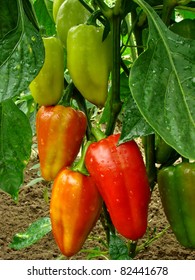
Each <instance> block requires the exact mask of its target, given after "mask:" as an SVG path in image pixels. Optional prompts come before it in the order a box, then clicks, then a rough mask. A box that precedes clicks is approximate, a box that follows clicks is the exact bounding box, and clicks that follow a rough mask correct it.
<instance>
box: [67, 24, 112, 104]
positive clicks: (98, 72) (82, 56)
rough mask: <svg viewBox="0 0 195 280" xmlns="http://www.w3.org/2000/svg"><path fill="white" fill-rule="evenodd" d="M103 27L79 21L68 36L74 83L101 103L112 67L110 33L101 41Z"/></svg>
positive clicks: (70, 69)
mask: <svg viewBox="0 0 195 280" xmlns="http://www.w3.org/2000/svg"><path fill="white" fill-rule="evenodd" d="M103 31H104V29H103V28H102V27H97V26H94V25H86V24H80V25H78V26H75V27H72V28H71V29H70V30H69V32H68V37H67V68H68V70H69V73H70V76H71V78H72V80H73V83H74V84H75V86H76V87H77V89H78V90H79V91H80V93H81V94H82V95H83V97H84V98H85V99H87V100H88V101H90V102H91V103H93V104H95V105H97V106H99V107H103V106H104V103H105V101H106V98H107V92H108V78H109V74H110V71H111V68H112V40H111V36H110V34H108V36H107V37H106V39H105V40H104V41H103V40H102V38H103Z"/></svg>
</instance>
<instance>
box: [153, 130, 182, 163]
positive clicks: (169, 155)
mask: <svg viewBox="0 0 195 280" xmlns="http://www.w3.org/2000/svg"><path fill="white" fill-rule="evenodd" d="M155 142H156V143H155V146H156V149H155V157H156V162H157V163H159V164H166V163H169V162H170V161H171V160H172V159H173V162H174V161H175V160H176V159H177V158H178V157H179V154H178V153H177V152H176V151H175V150H174V149H173V148H172V147H171V146H169V145H168V144H167V143H166V142H165V141H164V140H163V139H162V138H161V137H160V136H158V135H156V141H155Z"/></svg>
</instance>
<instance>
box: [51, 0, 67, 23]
mask: <svg viewBox="0 0 195 280" xmlns="http://www.w3.org/2000/svg"><path fill="white" fill-rule="evenodd" d="M64 1H65V0H53V20H54V22H56V18H57V14H58V11H59V9H60V7H61V5H62V3H63V2H64Z"/></svg>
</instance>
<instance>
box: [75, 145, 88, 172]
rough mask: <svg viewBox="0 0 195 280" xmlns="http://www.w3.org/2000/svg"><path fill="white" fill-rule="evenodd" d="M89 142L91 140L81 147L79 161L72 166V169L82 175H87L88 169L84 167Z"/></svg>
mask: <svg viewBox="0 0 195 280" xmlns="http://www.w3.org/2000/svg"><path fill="white" fill-rule="evenodd" d="M91 143H92V142H91V141H88V142H87V143H86V144H85V146H84V147H83V150H82V154H81V157H80V159H79V161H78V162H77V163H76V165H75V166H73V168H72V170H73V171H75V172H79V173H82V174H83V175H86V176H88V175H89V173H88V171H87V169H86V167H85V155H86V152H87V149H88V148H89V145H90V144H91Z"/></svg>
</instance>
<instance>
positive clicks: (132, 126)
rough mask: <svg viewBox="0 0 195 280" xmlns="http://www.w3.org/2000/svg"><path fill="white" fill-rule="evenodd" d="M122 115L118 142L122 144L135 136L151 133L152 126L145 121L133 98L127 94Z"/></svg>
mask: <svg viewBox="0 0 195 280" xmlns="http://www.w3.org/2000/svg"><path fill="white" fill-rule="evenodd" d="M123 110H124V116H123V122H122V131H121V137H120V141H119V143H120V144H122V143H124V142H126V141H130V140H132V139H134V138H136V137H141V136H146V135H149V134H152V133H153V132H154V131H153V129H152V127H151V126H150V125H149V124H148V123H147V122H146V121H145V119H144V118H143V116H142V115H141V113H140V111H139V109H138V107H137V105H136V103H135V101H134V99H133V98H132V96H131V95H130V96H129V99H128V100H127V102H126V103H125V105H124V108H123Z"/></svg>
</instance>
